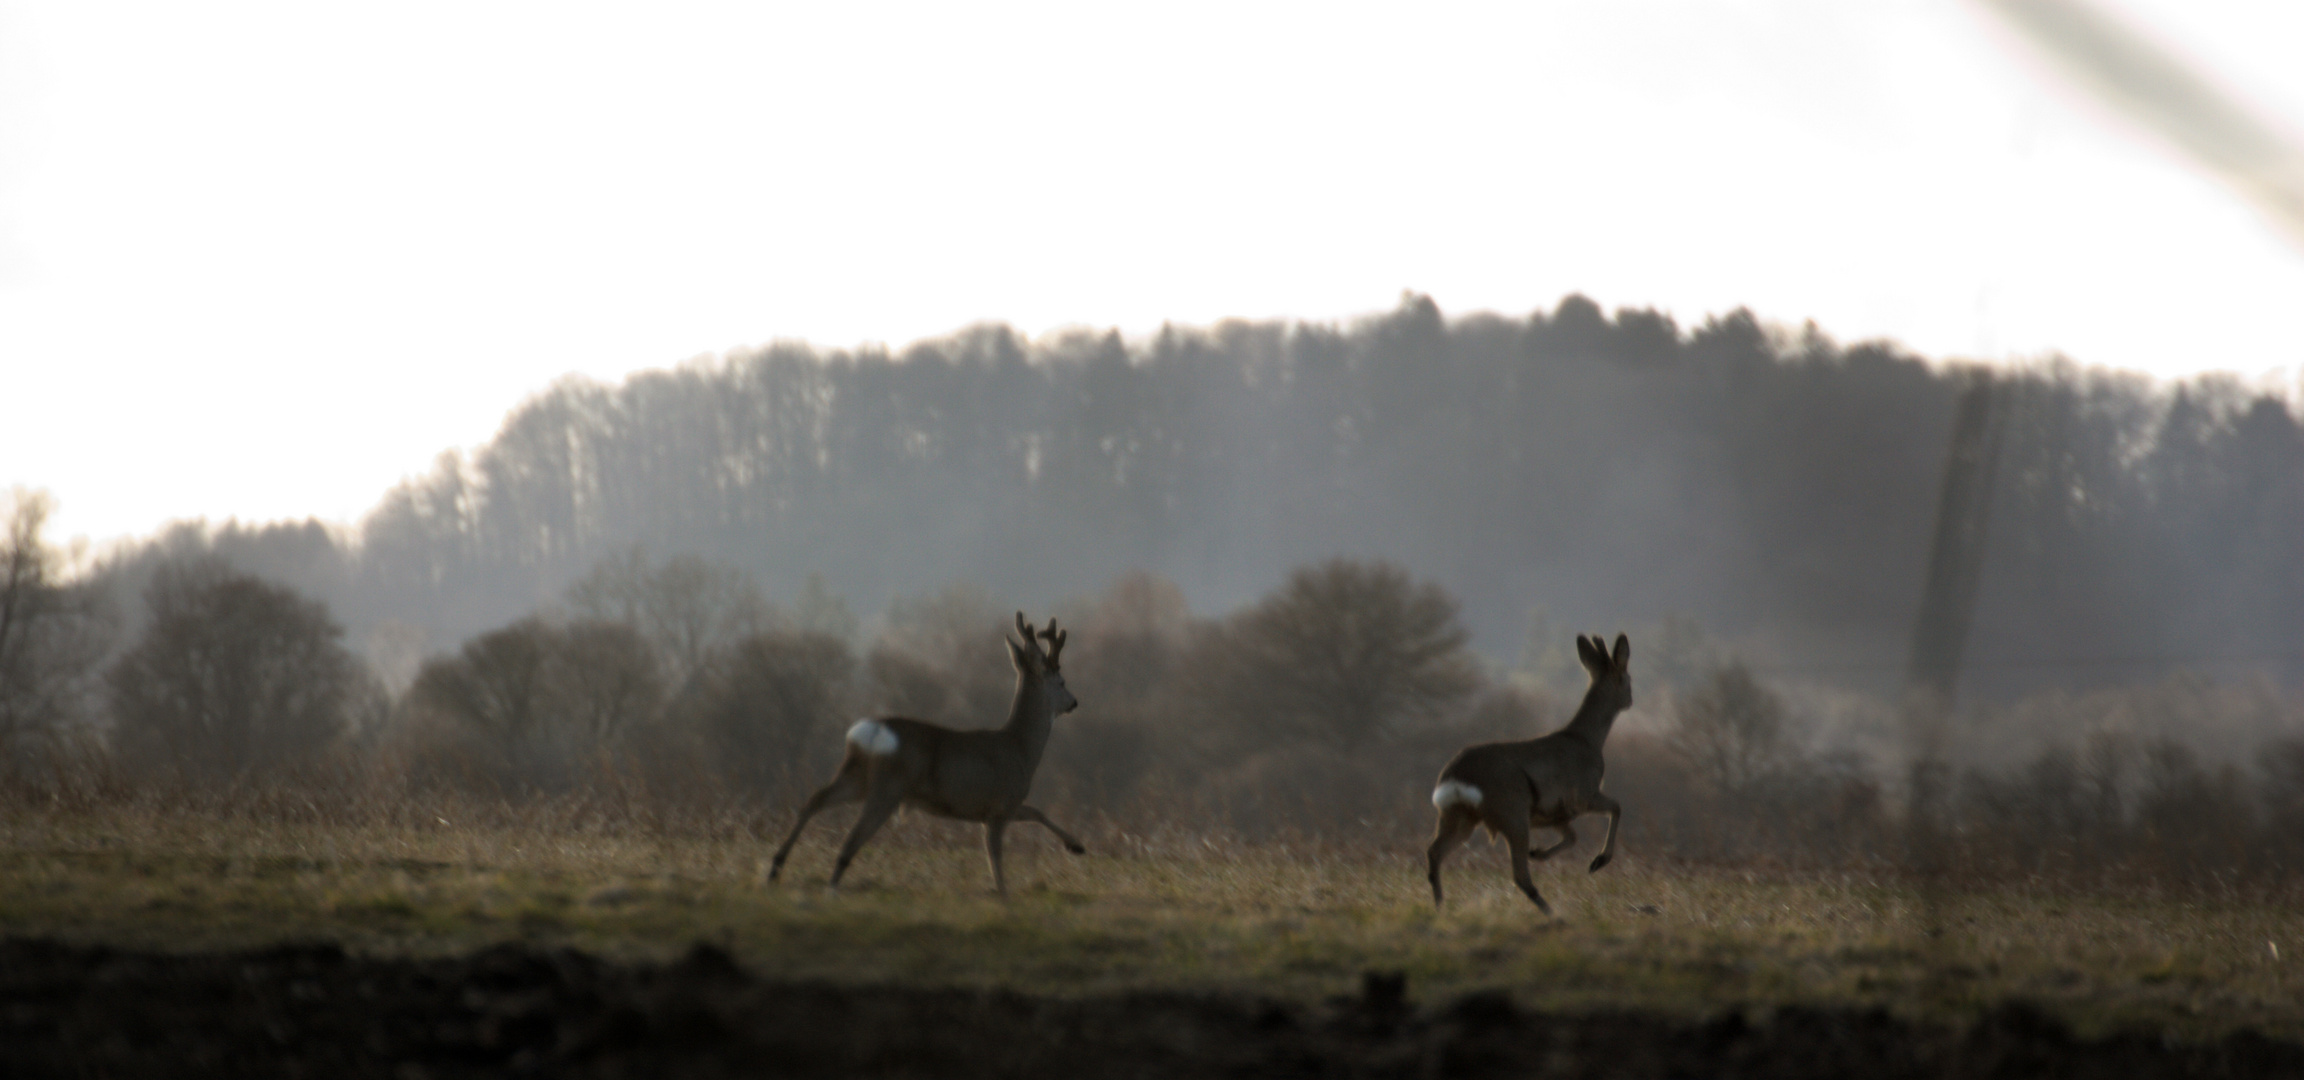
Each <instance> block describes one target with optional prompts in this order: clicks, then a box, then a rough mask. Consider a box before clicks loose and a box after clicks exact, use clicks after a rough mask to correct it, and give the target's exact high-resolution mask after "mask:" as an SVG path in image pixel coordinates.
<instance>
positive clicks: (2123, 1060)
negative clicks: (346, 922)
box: [0, 940, 2304, 1080]
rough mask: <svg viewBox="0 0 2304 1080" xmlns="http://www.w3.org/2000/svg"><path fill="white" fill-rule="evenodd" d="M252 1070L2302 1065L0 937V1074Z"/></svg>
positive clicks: (1736, 1071) (2239, 1070)
mask: <svg viewBox="0 0 2304 1080" xmlns="http://www.w3.org/2000/svg"><path fill="white" fill-rule="evenodd" d="M178 1074H186V1075H189V1074H201V1075H219V1076H223V1075H229V1076H240V1077H268V1076H284V1077H285V1076H313V1077H321V1076H324V1077H331V1078H346V1077H366V1076H388V1077H394V1078H396V1080H411V1078H416V1077H455V1076H481V1075H504V1074H532V1075H547V1076H575V1077H584V1076H595V1077H622V1076H651V1077H654V1076H701V1077H711V1076H827V1077H830V1076H841V1077H847V1076H858V1075H869V1076H884V1077H992V1076H1051V1077H1065V1078H1067V1080H1073V1078H1095V1077H1166V1076H1195V1077H1200V1076H1242V1077H1249V1076H1253V1077H1259V1078H1264V1077H1294V1076H1305V1077H1312V1076H1319V1077H1487V1076H1496V1077H1504V1076H1512V1077H1528V1076H1543V1077H1698V1076H1701V1077H1833V1078H1841V1077H1850V1076H1857V1077H1863V1078H1865V1080H1889V1078H1898V1077H1952V1076H1959V1077H2019V1076H2022V1077H2031V1076H2049V1075H2055V1076H2072V1077H2095V1076H2102V1077H2120V1078H2124V1080H2126V1078H2149V1077H2160V1076H2211V1077H2226V1076H2229V1077H2273V1076H2284V1077H2295V1076H2304V1046H2299V1045H2296V1044H2294V1043H2287V1042H2280V1041H2275V1040H2271V1039H2267V1038H2265V1037H2262V1036H2259V1035H2256V1034H2254V1033H2252V1032H2245V1031H2243V1032H2240V1033H2237V1034H2233V1035H2230V1036H2227V1037H2225V1038H2223V1039H2220V1040H2218V1041H2216V1042H2212V1043H2206V1044H2198V1045H2185V1044H2170V1043H2167V1042H2164V1041H2163V1040H2162V1039H2160V1038H2159V1037H2157V1036H2147V1035H2122V1036H2114V1037H2111V1038H2109V1039H2102V1040H2081V1039H2076V1038H2075V1037H2074V1036H2073V1035H2072V1034H2071V1032H2070V1031H2069V1030H2067V1029H2066V1028H2065V1027H2063V1026H2062V1025H2061V1024H2060V1023H2059V1022H2058V1021H2056V1020H2054V1019H2052V1018H2050V1017H2048V1016H2047V1015H2046V1014H2044V1013H2042V1012H2040V1011H2039V1010H2036V1009H2033V1008H2030V1007H2027V1006H2025V1005H2022V1004H2009V1005H2004V1006H2001V1007H1999V1008H1996V1009H1993V1010H1991V1011H1988V1012H1986V1013H1985V1014H1984V1015H1983V1016H1982V1017H1981V1019H1979V1020H1978V1021H1977V1022H1976V1023H1975V1024H1974V1025H1972V1026H1970V1027H1968V1028H1967V1029H1965V1030H1953V1029H1950V1028H1942V1027H1934V1026H1927V1025H1913V1024H1908V1023H1906V1022H1904V1021H1902V1020H1899V1019H1897V1018H1894V1017H1892V1016H1890V1015H1888V1014H1887V1013H1885V1012H1881V1011H1878V1010H1873V1011H1834V1010H1817V1009H1784V1010H1779V1011H1777V1012H1775V1013H1774V1014H1772V1015H1770V1016H1766V1017H1762V1018H1759V1019H1756V1020H1750V1021H1747V1020H1746V1019H1744V1018H1743V1017H1742V1016H1741V1015H1737V1014H1731V1015H1728V1016H1725V1017H1723V1018H1720V1019H1715V1020H1711V1021H1708V1022H1692V1021H1689V1020H1686V1019H1674V1018H1669V1017H1664V1016H1660V1015H1652V1014H1640V1013H1596V1014H1586V1015H1577V1016H1566V1015H1545V1014H1538V1013H1531V1012H1527V1011H1525V1010H1523V1009H1521V1008H1519V1007H1517V1006H1515V1004H1514V1003H1513V1002H1512V1000H1511V999H1510V998H1509V997H1507V996H1505V995H1503V994H1501V993H1475V994H1470V995H1467V996H1462V997H1458V998H1455V999H1453V1000H1447V1001H1430V1002H1426V1001H1418V1000H1415V994H1414V988H1413V987H1407V986H1404V985H1403V980H1400V979H1398V978H1388V977H1385V976H1382V975H1377V974H1371V975H1369V976H1367V977H1366V978H1365V979H1364V980H1363V987H1362V993H1361V994H1360V995H1358V996H1355V997H1349V998H1338V999H1335V1000H1332V1001H1330V1002H1328V1003H1327V1004H1325V1005H1316V1006H1299V1005H1292V1004H1287V1003H1283V1002H1279V1001H1273V1000H1267V999H1259V998H1255V997H1251V996H1244V995H1243V996H1225V995H1185V994H1150V993H1146V994H1122V995H1107V996H1098V997H1063V998H1043V997H1034V996H1030V995H1026V994H1021V993H1012V992H1006V991H992V992H984V991H975V990H939V989H921V988H913V987H901V986H880V987H855V986H840V985H833V984H828V983H815V982H792V983H778V982H767V981H762V980H758V979H754V978H752V977H750V976H749V975H747V974H746V973H745V972H744V971H743V970H742V969H741V968H739V967H738V966H737V965H736V964H735V963H734V962H733V961H732V960H731V959H730V958H729V956H728V955H727V954H726V953H724V952H722V951H720V950H719V949H717V948H715V947H713V946H710V945H703V944H699V945H697V946H695V947H694V948H692V949H691V950H690V951H689V952H688V953H687V954H686V955H685V956H684V957H682V958H681V959H680V960H678V961H676V962H673V963H669V964H622V963H612V962H609V961H604V960H601V959H597V958H595V957H592V956H589V955H586V954H584V953H581V952H577V951H574V950H568V949H537V948H531V947H527V946H516V945H506V946H497V947H493V948H490V949H487V950H484V951H481V952H478V953H474V954H471V955H467V956H461V957H454V958H447V959H393V958H364V957H359V956H354V955H349V954H347V953H346V952H345V951H344V950H343V949H341V948H339V947H337V946H335V945H331V944H316V945H304V946H283V947H274V948H268V949H262V950H255V951H246V952H229V953H207V954H199V955H162V954H153V953H140V952H124V951H119V950H114V949H108V948H103V947H96V946H77V945H65V944H59V943H56V942H53V941H46V940H8V941H4V942H0V1075H5V1076H9V1077H17V1078H32V1077H46V1076H161V1075H178Z"/></svg>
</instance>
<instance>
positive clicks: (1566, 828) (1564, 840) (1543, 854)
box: [1528, 822, 1576, 862]
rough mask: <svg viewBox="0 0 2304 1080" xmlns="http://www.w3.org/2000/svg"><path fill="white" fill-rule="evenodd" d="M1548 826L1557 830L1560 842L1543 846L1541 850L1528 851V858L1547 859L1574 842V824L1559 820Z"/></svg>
mask: <svg viewBox="0 0 2304 1080" xmlns="http://www.w3.org/2000/svg"><path fill="white" fill-rule="evenodd" d="M1550 828H1552V829H1555V830H1558V831H1559V833H1560V842H1559V843H1557V844H1554V845H1552V846H1551V847H1548V848H1545V849H1544V850H1542V851H1531V852H1529V853H1528V857H1529V858H1531V859H1535V860H1537V861H1538V862H1542V861H1543V860H1545V859H1549V858H1551V857H1552V856H1554V855H1558V854H1560V851H1561V849H1563V848H1566V847H1567V846H1568V845H1570V844H1573V843H1575V842H1576V827H1575V826H1574V825H1571V824H1569V823H1567V822H1561V823H1560V824H1558V825H1553V826H1550Z"/></svg>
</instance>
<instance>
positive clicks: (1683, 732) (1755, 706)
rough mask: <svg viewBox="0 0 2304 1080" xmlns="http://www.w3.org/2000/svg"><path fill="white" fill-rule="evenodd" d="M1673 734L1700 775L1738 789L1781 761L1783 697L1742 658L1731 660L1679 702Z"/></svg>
mask: <svg viewBox="0 0 2304 1080" xmlns="http://www.w3.org/2000/svg"><path fill="white" fill-rule="evenodd" d="M1672 734H1673V738H1674V740H1675V741H1676V742H1678V744H1679V746H1680V750H1681V752H1682V753H1684V754H1686V755H1688V758H1689V760H1690V761H1691V762H1692V763H1694V765H1695V766H1696V771H1697V773H1698V774H1699V775H1701V776H1703V777H1704V778H1705V779H1707V780H1709V781H1711V782H1712V784H1713V785H1714V786H1715V787H1716V788H1717V789H1719V790H1720V791H1723V792H1728V793H1730V794H1740V793H1743V792H1745V791H1748V790H1750V789H1751V787H1752V785H1753V783H1754V782H1755V781H1757V780H1759V779H1760V778H1762V777H1764V776H1767V775H1768V774H1769V773H1771V772H1773V771H1775V770H1776V769H1777V768H1778V767H1780V766H1781V765H1783V764H1784V756H1785V752H1786V746H1785V741H1786V740H1785V731H1784V702H1783V699H1781V698H1778V697H1777V696H1776V695H1775V694H1774V693H1772V692H1770V691H1769V690H1768V688H1766V687H1764V686H1761V685H1760V683H1759V681H1758V680H1755V679H1754V678H1753V677H1752V672H1751V670H1750V669H1748V668H1746V667H1745V666H1744V665H1743V664H1742V663H1741V662H1734V663H1729V664H1726V665H1724V666H1721V667H1718V668H1715V669H1713V672H1712V675H1711V676H1710V677H1709V678H1707V679H1705V680H1704V682H1703V683H1702V684H1701V685H1699V686H1698V687H1697V689H1696V691H1695V692H1694V693H1692V694H1690V695H1688V698H1687V700H1685V701H1683V702H1680V703H1679V708H1678V709H1677V710H1676V712H1675V715H1674V718H1673V727H1672Z"/></svg>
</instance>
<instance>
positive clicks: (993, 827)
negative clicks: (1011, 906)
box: [984, 818, 1008, 903]
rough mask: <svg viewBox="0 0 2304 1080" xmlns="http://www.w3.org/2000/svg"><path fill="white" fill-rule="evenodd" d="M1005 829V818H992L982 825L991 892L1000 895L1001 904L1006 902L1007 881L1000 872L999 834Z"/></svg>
mask: <svg viewBox="0 0 2304 1080" xmlns="http://www.w3.org/2000/svg"><path fill="white" fill-rule="evenodd" d="M1007 829H1008V819H1007V818H993V819H992V820H990V821H987V822H985V823H984V857H985V858H986V859H988V860H990V861H991V863H992V891H993V892H996V893H999V894H1000V900H1001V902H1002V903H1006V902H1007V900H1008V879H1007V878H1006V877H1004V876H1003V875H1002V874H1001V872H1000V834H1001V833H1003V832H1005V831H1007Z"/></svg>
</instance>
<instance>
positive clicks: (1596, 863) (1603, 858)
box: [1585, 851, 1611, 874]
mask: <svg viewBox="0 0 2304 1080" xmlns="http://www.w3.org/2000/svg"><path fill="white" fill-rule="evenodd" d="M1610 858H1611V856H1610V855H1609V854H1608V853H1607V852H1605V851H1603V852H1601V853H1600V855H1599V857H1598V858H1595V859H1593V860H1592V869H1590V870H1587V871H1585V872H1586V873H1589V874H1597V873H1599V872H1600V868H1601V867H1603V866H1606V865H1608V860H1609V859H1610Z"/></svg>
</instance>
